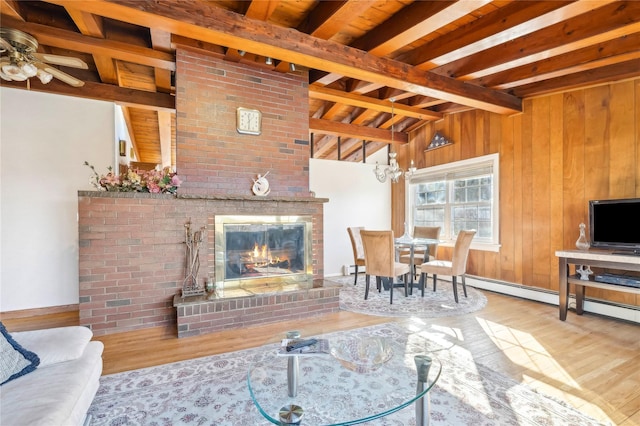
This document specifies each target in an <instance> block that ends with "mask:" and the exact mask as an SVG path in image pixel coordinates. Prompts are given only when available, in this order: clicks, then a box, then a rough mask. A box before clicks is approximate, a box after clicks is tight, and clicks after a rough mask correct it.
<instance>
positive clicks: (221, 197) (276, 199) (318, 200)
mask: <svg viewBox="0 0 640 426" xmlns="http://www.w3.org/2000/svg"><path fill="white" fill-rule="evenodd" d="M78 196H82V197H110V198H165V199H171V198H175V199H178V200H219V201H227V200H232V201H261V202H268V201H274V202H286V203H328V202H329V199H328V198H317V197H270V196H265V197H258V196H256V195H229V194H219V195H216V194H211V195H198V194H176V195H173V194H151V193H148V192H106V191H78Z"/></svg>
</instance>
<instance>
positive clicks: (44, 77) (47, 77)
mask: <svg viewBox="0 0 640 426" xmlns="http://www.w3.org/2000/svg"><path fill="white" fill-rule="evenodd" d="M36 75H37V76H38V78H39V79H40V82H41V83H42V84H47V83H48V82H50V81H51V79H53V76H52V75H51V74H49V73H48V72H46V71H43V70H41V69H39V70H38V72H37V74H36Z"/></svg>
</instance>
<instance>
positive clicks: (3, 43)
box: [0, 37, 16, 52]
mask: <svg viewBox="0 0 640 426" xmlns="http://www.w3.org/2000/svg"><path fill="white" fill-rule="evenodd" d="M0 48H1V49H2V52H4V51H5V50H6V51H9V52H13V51H14V50H16V49H14V47H13V46H12V45H11V43H9V42H8V41H7V40H5V39H3V38H1V37H0Z"/></svg>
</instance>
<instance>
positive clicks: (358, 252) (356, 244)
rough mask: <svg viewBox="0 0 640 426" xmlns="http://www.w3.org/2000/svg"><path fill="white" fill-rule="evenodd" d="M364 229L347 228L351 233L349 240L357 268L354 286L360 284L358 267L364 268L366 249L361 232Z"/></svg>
mask: <svg viewBox="0 0 640 426" xmlns="http://www.w3.org/2000/svg"><path fill="white" fill-rule="evenodd" d="M363 229H364V227H362V226H353V227H350V228H347V232H349V239H350V240H351V248H352V249H353V263H354V264H355V266H356V277H355V278H354V280H353V285H356V284H357V283H358V266H364V248H363V247H362V238H361V237H360V231H362V230H363Z"/></svg>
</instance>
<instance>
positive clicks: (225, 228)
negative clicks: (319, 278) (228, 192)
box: [216, 216, 312, 287]
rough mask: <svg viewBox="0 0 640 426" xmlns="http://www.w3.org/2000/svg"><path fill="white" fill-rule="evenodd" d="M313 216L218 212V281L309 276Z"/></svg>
mask: <svg viewBox="0 0 640 426" xmlns="http://www.w3.org/2000/svg"><path fill="white" fill-rule="evenodd" d="M310 247H311V219H310V218H308V217H304V216H216V281H217V282H220V281H223V282H224V286H225V287H228V286H232V285H234V284H236V285H238V286H242V287H244V286H246V285H252V284H261V283H277V282H283V281H285V282H286V281H300V280H305V281H306V280H308V279H309V278H310V276H311V275H312V268H311V261H310V251H311V250H310Z"/></svg>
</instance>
